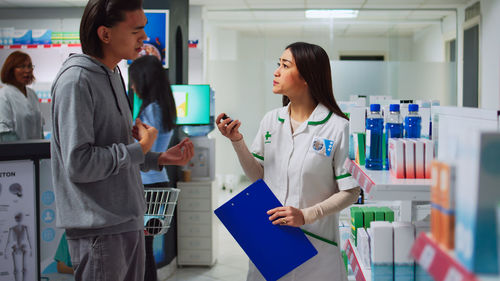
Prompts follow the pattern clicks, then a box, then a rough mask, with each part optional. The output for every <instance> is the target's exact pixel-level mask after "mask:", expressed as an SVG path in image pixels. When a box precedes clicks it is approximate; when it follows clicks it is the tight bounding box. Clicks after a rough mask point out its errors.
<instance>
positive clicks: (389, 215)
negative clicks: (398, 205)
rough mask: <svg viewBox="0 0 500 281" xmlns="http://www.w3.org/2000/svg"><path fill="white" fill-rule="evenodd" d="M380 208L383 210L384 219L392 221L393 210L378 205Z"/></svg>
mask: <svg viewBox="0 0 500 281" xmlns="http://www.w3.org/2000/svg"><path fill="white" fill-rule="evenodd" d="M380 209H381V210H382V211H383V212H384V220H385V221H388V222H393V221H394V211H393V210H392V209H391V208H389V207H380Z"/></svg>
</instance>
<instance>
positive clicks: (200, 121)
mask: <svg viewBox="0 0 500 281" xmlns="http://www.w3.org/2000/svg"><path fill="white" fill-rule="evenodd" d="M172 93H173V94H174V100H175V105H176V108H177V125H207V124H210V86H209V85H172Z"/></svg>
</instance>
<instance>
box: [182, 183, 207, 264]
mask: <svg viewBox="0 0 500 281" xmlns="http://www.w3.org/2000/svg"><path fill="white" fill-rule="evenodd" d="M177 188H179V189H180V190H181V192H180V193H179V200H178V202H177V251H178V257H177V263H178V265H180V266H183V265H203V266H212V265H213V264H215V262H216V257H217V228H216V224H215V223H214V220H215V215H214V213H213V210H214V204H215V202H216V199H215V186H214V183H213V182H212V181H197V182H195V181H192V182H177Z"/></svg>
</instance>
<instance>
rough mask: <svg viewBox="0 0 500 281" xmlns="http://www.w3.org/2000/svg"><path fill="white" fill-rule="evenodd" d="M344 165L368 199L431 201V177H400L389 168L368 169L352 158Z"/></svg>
mask: <svg viewBox="0 0 500 281" xmlns="http://www.w3.org/2000/svg"><path fill="white" fill-rule="evenodd" d="M344 167H345V168H346V169H347V170H348V171H349V172H350V173H351V175H352V176H353V177H354V179H356V180H357V181H358V183H359V185H360V186H361V188H363V191H364V192H365V198H366V199H370V200H383V201H390V200H407V201H429V200H430V198H431V194H430V187H431V180H430V179H398V178H395V177H393V176H392V175H391V174H390V172H389V171H387V170H382V171H375V170H368V169H366V168H365V167H363V166H359V165H358V164H356V162H355V161H353V160H350V159H347V160H346V162H345V163H344Z"/></svg>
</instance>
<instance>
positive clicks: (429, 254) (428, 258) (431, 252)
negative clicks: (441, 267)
mask: <svg viewBox="0 0 500 281" xmlns="http://www.w3.org/2000/svg"><path fill="white" fill-rule="evenodd" d="M435 255H436V250H435V249H434V248H433V247H432V246H431V245H425V247H424V249H423V250H422V253H421V254H420V258H419V259H418V263H419V264H420V266H422V267H423V268H424V269H425V270H426V271H429V267H430V266H431V264H432V262H433V261H434V256H435Z"/></svg>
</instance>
